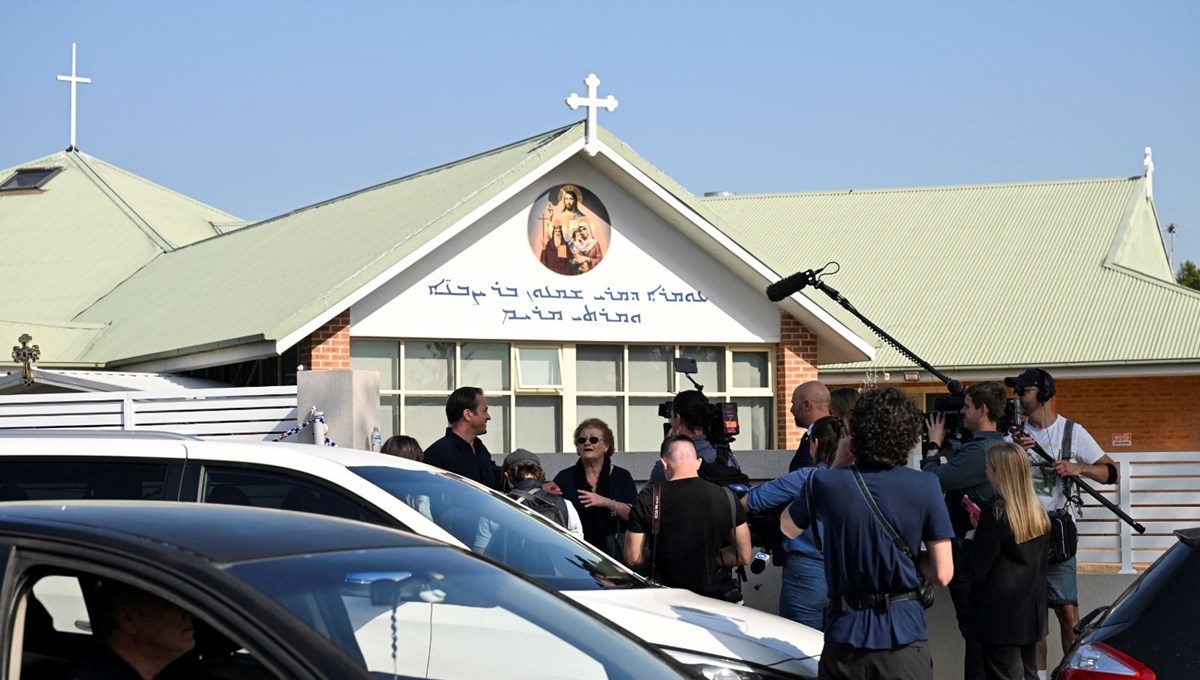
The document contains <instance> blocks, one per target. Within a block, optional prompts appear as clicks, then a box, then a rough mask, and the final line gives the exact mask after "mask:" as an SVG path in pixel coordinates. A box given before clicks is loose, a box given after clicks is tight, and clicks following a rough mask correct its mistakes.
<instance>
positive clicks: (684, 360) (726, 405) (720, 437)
mask: <svg viewBox="0 0 1200 680" xmlns="http://www.w3.org/2000/svg"><path fill="white" fill-rule="evenodd" d="M696 370H697V369H696V360H695V359H692V358H690V357H679V358H678V359H676V360H675V371H676V372H678V373H682V374H684V375H685V376H687V379H688V380H689V381H691V383H692V385H694V386H695V387H696V391H697V392H699V393H700V394H704V385H701V384H699V383H697V382H696V380H695V379H694V378H692V375H693V374H695V373H696ZM674 415H675V402H674V401H664V402H663V403H661V404H659V405H658V417H659V418H663V419H665V420H666V421H667V422H666V423H663V436H664V437H666V436H667V433H668V432H670V429H671V418H672V417H673V416H674ZM701 427H703V429H704V436H705V437H707V438H708V441H709V442H710V443H711V444H712V445H713V446H714V447H716V448H717V450H718V452H720V450H721V448H722V445H724V446H725V448H726V449H727V448H728V445H729V443H730V442H732V441H733V440H734V438H736V437H737V436H738V435H739V434H741V431H742V430H741V425H740V423H739V422H738V406H737V404H736V403H734V402H732V401H724V402H720V403H717V404H714V403H712V402H708V403H706V404H705V405H704V421H703V423H701Z"/></svg>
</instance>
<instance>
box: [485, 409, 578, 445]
mask: <svg viewBox="0 0 1200 680" xmlns="http://www.w3.org/2000/svg"><path fill="white" fill-rule="evenodd" d="M488 406H489V409H490V407H491V403H490V402H489V404H488ZM515 411H516V412H515V413H514V416H515V417H516V422H515V424H514V427H515V428H516V437H517V441H516V444H517V447H519V448H522V449H529V450H530V451H533V452H534V453H561V452H562V440H563V437H562V398H561V397H559V396H557V395H554V396H542V395H538V396H526V395H520V396H518V397H517V406H516V409H515ZM494 422H496V415H495V414H494V413H493V414H492V420H491V422H490V423H488V425H489V426H490V425H491V423H494ZM488 431H489V432H490V431H491V428H490V427H489V428H488ZM489 450H490V449H489Z"/></svg>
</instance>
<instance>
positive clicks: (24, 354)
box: [12, 333, 42, 387]
mask: <svg viewBox="0 0 1200 680" xmlns="http://www.w3.org/2000/svg"><path fill="white" fill-rule="evenodd" d="M30 340H33V337H32V336H30V335H29V334H28V333H22V334H21V337H19V338H17V342H19V343H21V344H20V345H19V346H18V345H13V352H12V358H13V361H15V362H17V363H18V364H21V365H22V367H23V369H24V371H23V373H22V375H21V384H22V385H24V386H26V387H29V386H30V385H32V384H33V362H35V361H37V360H38V359H41V358H42V350H41V349H40V348H39V347H38V346H37V345H33V346H30V345H29V341H30Z"/></svg>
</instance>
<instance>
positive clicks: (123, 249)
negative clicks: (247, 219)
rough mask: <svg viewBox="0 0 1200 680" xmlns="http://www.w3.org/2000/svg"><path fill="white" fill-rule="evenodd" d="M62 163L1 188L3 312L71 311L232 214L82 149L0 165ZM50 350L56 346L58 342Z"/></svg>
mask: <svg viewBox="0 0 1200 680" xmlns="http://www.w3.org/2000/svg"><path fill="white" fill-rule="evenodd" d="M51 167H56V168H62V171H61V172H59V173H58V174H57V175H55V176H54V177H53V178H52V179H51V180H50V181H49V182H47V183H46V184H45V186H44V187H42V188H41V189H40V190H34V191H21V192H0V238H2V239H3V242H4V244H5V257H4V264H3V274H4V278H5V280H7V281H9V282H12V283H14V284H16V285H17V286H18V287H19V291H20V292H19V294H15V295H13V294H10V295H6V296H4V298H3V300H2V301H0V319H29V320H41V321H46V322H50V323H58V322H63V321H67V320H70V319H72V318H74V317H75V315H77V314H79V313H80V312H81V311H83V310H84V309H86V308H87V306H88V305H91V304H92V303H93V302H95V301H96V299H97V298H99V297H100V296H101V295H104V294H105V293H107V292H108V291H110V290H112V289H113V288H114V287H116V286H117V284H119V283H120V282H121V281H124V280H125V279H127V278H128V277H129V276H130V275H132V274H133V273H134V272H136V271H137V270H138V269H140V268H141V267H143V266H145V265H146V263H148V262H150V261H151V260H153V259H154V258H155V257H157V256H159V255H160V254H162V253H163V252H166V251H169V250H171V249H173V248H176V247H179V246H181V245H186V244H188V243H193V242H195V241H198V240H200V239H204V238H209V237H212V236H216V235H217V234H218V233H219V232H218V231H217V230H216V229H214V228H213V226H212V224H211V222H221V223H230V222H235V221H236V220H237V218H236V217H233V216H231V215H229V214H227V213H224V212H221V211H220V210H216V209H214V208H210V207H209V206H206V205H204V204H202V203H198V202H196V201H195V200H192V199H190V198H188V197H186V196H183V195H180V194H177V193H175V192H173V191H170V190H168V189H165V188H163V187H161V186H158V185H156V184H153V183H151V182H147V181H146V180H144V179H141V178H139V177H136V176H135V175H131V174H129V173H127V172H125V171H123V170H121V169H119V168H116V167H114V166H112V165H109V164H108V163H105V162H103V161H101V160H99V159H96V158H92V157H91V156H88V155H86V154H83V153H79V152H67V151H64V152H60V153H57V154H54V155H52V156H47V157H45V158H40V159H38V160H35V161H31V162H29V163H22V164H21V165H19V166H16V167H12V168H7V169H4V170H0V181H4V180H5V179H7V178H8V177H9V176H10V175H11V174H12V173H13V172H14V171H16V170H17V169H20V168H51ZM55 351H56V352H57V350H55Z"/></svg>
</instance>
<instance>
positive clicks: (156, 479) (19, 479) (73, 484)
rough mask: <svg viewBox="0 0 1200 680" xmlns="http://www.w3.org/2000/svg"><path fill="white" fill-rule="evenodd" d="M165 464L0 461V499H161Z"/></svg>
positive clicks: (165, 476)
mask: <svg viewBox="0 0 1200 680" xmlns="http://www.w3.org/2000/svg"><path fill="white" fill-rule="evenodd" d="M167 470H168V465H167V464H166V463H131V462H126V461H121V460H112V461H104V462H95V461H80V460H78V459H66V458H64V459H62V460H43V461H41V462H21V461H4V462H0V480H2V482H0V500H7V501H16V500H30V501H61V500H74V499H80V498H94V499H102V500H137V501H154V500H164V490H165V488H166V479H167Z"/></svg>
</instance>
